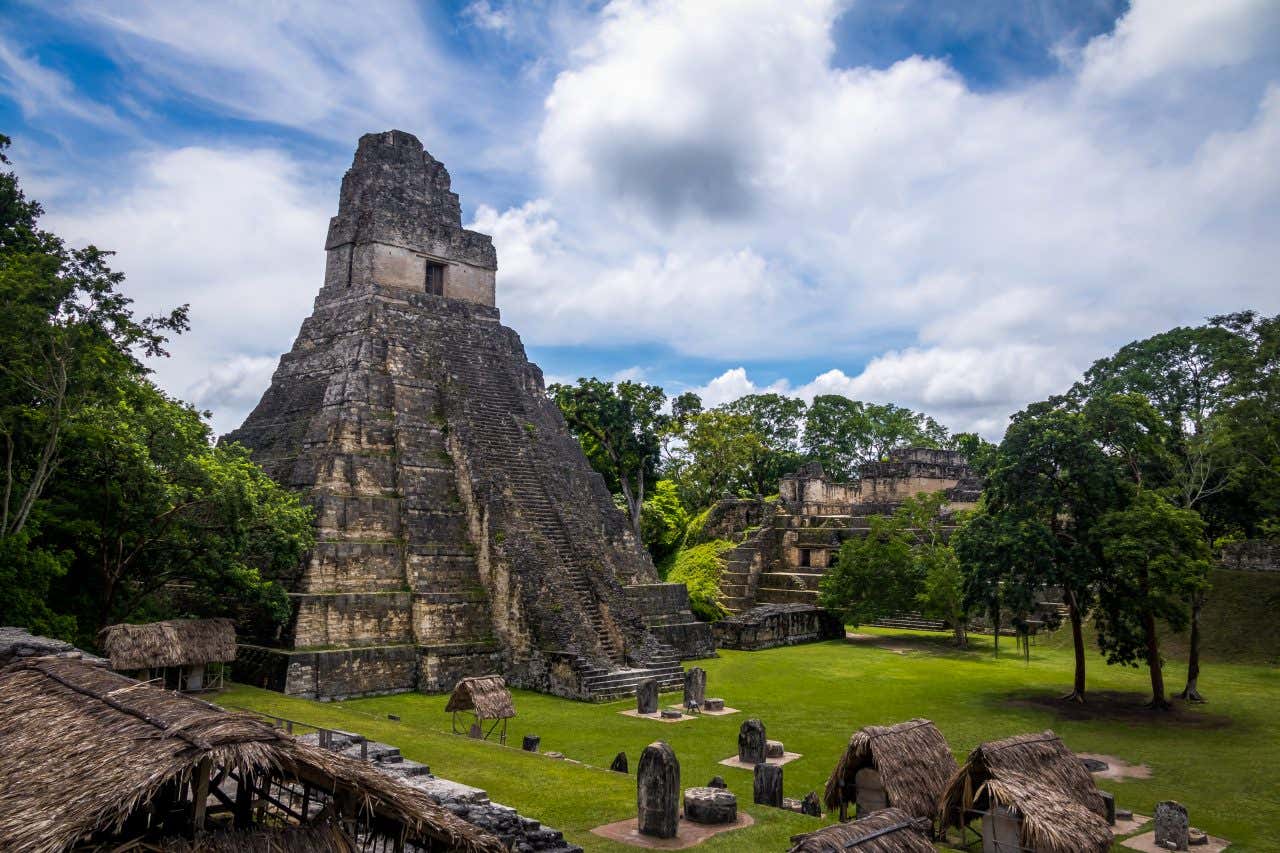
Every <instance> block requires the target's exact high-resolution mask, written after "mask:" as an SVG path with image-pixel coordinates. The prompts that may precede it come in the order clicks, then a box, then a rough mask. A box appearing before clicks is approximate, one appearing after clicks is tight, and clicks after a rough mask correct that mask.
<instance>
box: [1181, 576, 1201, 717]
mask: <svg viewBox="0 0 1280 853" xmlns="http://www.w3.org/2000/svg"><path fill="white" fill-rule="evenodd" d="M1203 606H1204V594H1203V593H1199V592H1198V593H1196V594H1195V595H1194V596H1193V597H1192V599H1191V648H1190V649H1189V650H1188V652H1187V686H1186V687H1184V688H1182V692H1181V693H1179V694H1177V698H1179V699H1186V700H1187V701H1188V702H1203V701H1205V698H1204V697H1203V696H1201V695H1200V691H1199V689H1198V684H1197V682H1198V681H1199V680H1200V608H1201V607H1203Z"/></svg>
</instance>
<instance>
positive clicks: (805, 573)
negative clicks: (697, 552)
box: [703, 447, 982, 634]
mask: <svg viewBox="0 0 1280 853" xmlns="http://www.w3.org/2000/svg"><path fill="white" fill-rule="evenodd" d="M937 491H944V492H946V496H947V507H948V509H947V511H948V512H951V511H954V510H957V509H967V508H970V507H972V506H974V505H975V504H976V503H977V500H978V496H979V495H980V494H981V491H982V481H981V480H980V479H979V478H978V477H977V475H976V474H975V473H974V472H973V469H971V468H970V467H969V465H968V463H967V462H966V461H965V459H964V457H963V456H962V455H961V454H960V453H959V452H958V451H955V450H933V449H931V448H921V447H910V448H902V449H898V450H893V451H890V453H889V459H888V461H886V462H871V463H868V464H866V465H863V466H862V467H861V468H860V469H859V476H858V480H857V481H856V482H854V483H837V482H834V481H832V480H830V479H829V478H828V477H827V476H826V474H825V473H824V472H823V470H822V465H821V463H818V462H811V463H809V464H808V465H805V466H804V467H802V468H801V469H800V470H799V471H796V472H795V473H794V474H789V475H787V476H785V477H783V478H782V479H781V480H780V481H779V482H778V500H777V501H774V502H770V501H765V500H763V499H759V498H757V499H741V500H739V499H726V500H723V501H720V503H718V504H717V505H716V506H715V507H714V508H713V509H712V511H711V514H710V516H709V517H708V519H707V523H706V526H705V528H704V531H703V535H704V537H706V538H723V539H729V540H730V541H735V540H741V543H740V544H739V545H738V546H737V547H735V548H734V549H733V550H731V551H728V552H726V553H725V554H724V558H725V560H726V565H725V570H724V572H723V573H722V574H721V577H720V592H721V595H722V597H723V599H722V600H723V602H724V605H725V607H726V609H728V610H729V612H730V613H733V614H738V613H743V612H745V611H748V610H751V609H752V608H754V607H756V606H758V605H763V604H776V605H793V604H807V605H816V604H817V601H818V580H819V579H820V578H821V577H822V575H823V574H824V573H825V572H826V570H827V569H828V568H829V567H830V566H831V565H833V564H834V562H835V555H836V552H837V551H839V550H840V545H841V544H842V543H843V542H844V541H845V540H846V539H848V538H850V537H854V536H863V535H866V533H867V531H868V530H869V522H870V518H871V516H873V515H887V514H889V513H892V512H893V511H894V510H895V509H897V507H898V506H900V505H901V504H902V502H903V501H905V500H906V499H907V498H909V497H913V496H915V495H918V494H923V493H928V492H937ZM775 612H786V613H788V614H789V615H788V618H789V619H791V620H793V621H794V620H795V619H796V618H797V617H796V615H795V614H796V612H798V611H797V610H796V609H795V608H775V609H774V610H773V611H770V613H771V614H772V613H775ZM806 627H807V630H812V631H814V632H815V633H819V634H820V633H821V631H822V630H823V629H822V626H821V625H819V624H817V623H816V622H815V624H814V625H812V626H806Z"/></svg>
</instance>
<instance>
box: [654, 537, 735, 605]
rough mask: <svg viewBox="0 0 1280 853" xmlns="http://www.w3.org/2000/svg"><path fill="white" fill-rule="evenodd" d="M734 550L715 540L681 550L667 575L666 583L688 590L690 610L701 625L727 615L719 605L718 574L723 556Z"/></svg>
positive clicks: (722, 562)
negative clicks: (684, 587) (701, 622)
mask: <svg viewBox="0 0 1280 853" xmlns="http://www.w3.org/2000/svg"><path fill="white" fill-rule="evenodd" d="M733 547H734V544H733V543H732V542H726V541H724V540H723V539H715V540H712V541H711V542H705V543H703V544H702V545H694V546H692V547H689V548H682V549H681V550H680V552H679V553H678V554H676V560H675V565H673V566H672V567H671V571H670V572H669V573H668V574H667V581H668V582H670V583H682V584H684V585H685V586H686V587H688V588H689V606H690V608H691V609H692V610H693V613H694V615H695V616H697V617H698V618H699V619H701V620H702V621H704V622H714V621H716V620H717V619H723V618H724V617H725V616H727V615H729V611H727V610H725V608H724V605H723V604H721V603H720V572H721V571H723V570H724V557H723V556H722V555H723V554H724V552H725V551H729V550H732V548H733Z"/></svg>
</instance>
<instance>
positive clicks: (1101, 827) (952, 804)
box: [939, 731, 1111, 853]
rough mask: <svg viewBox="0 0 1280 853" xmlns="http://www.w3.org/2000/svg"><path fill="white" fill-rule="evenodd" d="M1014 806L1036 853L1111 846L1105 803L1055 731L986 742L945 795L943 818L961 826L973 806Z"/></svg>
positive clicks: (1077, 852)
mask: <svg viewBox="0 0 1280 853" xmlns="http://www.w3.org/2000/svg"><path fill="white" fill-rule="evenodd" d="M996 805H1000V806H1005V807H1007V808H1011V809H1013V810H1014V811H1015V812H1016V813H1017V814H1018V816H1019V817H1021V819H1022V826H1021V840H1022V846H1023V847H1025V848H1027V849H1028V850H1035V851H1038V853H1081V851H1100V853H1105V851H1107V850H1110V849H1111V829H1110V828H1109V827H1108V826H1107V821H1106V806H1105V805H1104V804H1103V801H1102V796H1101V795H1100V794H1099V793H1098V789H1097V787H1096V786H1095V785H1094V784H1093V777H1092V776H1090V775H1089V772H1088V771H1087V770H1085V768H1084V765H1083V764H1081V763H1080V759H1078V758H1076V757H1075V755H1073V754H1072V752H1071V750H1069V749H1067V746H1066V744H1064V743H1063V742H1062V739H1061V738H1060V737H1058V736H1057V735H1056V734H1054V733H1053V732H1051V731H1045V732H1041V733H1040V734H1026V735H1018V736H1016V737H1011V738H1005V739H1004V740H997V741H991V742H990V743H984V744H982V745H981V746H979V747H978V748H977V749H975V750H974V751H973V752H971V753H969V759H968V761H966V762H965V764H964V766H963V767H961V768H960V769H959V771H957V772H956V775H955V776H954V777H952V779H951V781H950V782H949V783H948V785H947V789H946V791H945V792H944V793H943V795H942V803H941V807H940V810H939V819H940V820H941V821H942V823H943V825H948V824H950V825H953V826H962V825H963V824H964V823H966V822H967V818H968V817H970V815H969V814H968V812H969V811H970V810H978V811H986V810H989V809H990V808H991V807H992V806H996Z"/></svg>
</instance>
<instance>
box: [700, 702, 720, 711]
mask: <svg viewBox="0 0 1280 853" xmlns="http://www.w3.org/2000/svg"><path fill="white" fill-rule="evenodd" d="M702 710H704V711H723V710H724V700H723V699H707V700H706V701H705V702H703V703H702Z"/></svg>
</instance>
